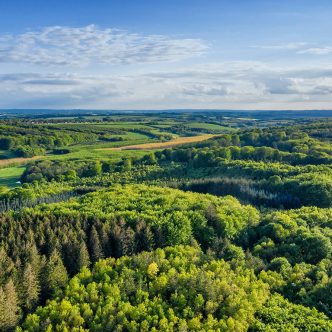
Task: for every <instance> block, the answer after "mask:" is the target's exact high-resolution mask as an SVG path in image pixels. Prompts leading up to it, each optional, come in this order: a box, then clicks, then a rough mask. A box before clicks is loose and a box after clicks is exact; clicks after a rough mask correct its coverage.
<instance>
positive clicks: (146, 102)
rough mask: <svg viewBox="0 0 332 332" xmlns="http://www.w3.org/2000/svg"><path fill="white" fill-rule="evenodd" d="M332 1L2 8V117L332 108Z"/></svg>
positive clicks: (18, 4)
mask: <svg viewBox="0 0 332 332" xmlns="http://www.w3.org/2000/svg"><path fill="white" fill-rule="evenodd" d="M331 17H332V2H331V1H328V0H316V1H309V0H301V1H300V0H291V1H290V0H279V1H276V0H250V1H249V0H246V1H244V0H233V1H231V0H205V1H203V0H191V1H189V0H167V1H166V0H165V1H164V0H163V1H161V0H160V1H156V0H154V1H152V0H149V1H144V0H140V1H137V0H136V1H134V0H121V1H120V0H118V1H112V0H109V1H106V0H105V1H104V0H103V1H102V0H95V1H87V0H81V1H78V0H77V1H74V0H67V1H63V0H57V1H54V0H48V1H45V0H43V1H42V0H29V1H27V0H25V1H23V0H20V1H19V0H11V1H1V2H0V108H56V109H58V108H86V109H169V108H213V109H331V108H332V107H331V102H332V97H331V96H332V35H331V33H330V32H331V31H332V20H331Z"/></svg>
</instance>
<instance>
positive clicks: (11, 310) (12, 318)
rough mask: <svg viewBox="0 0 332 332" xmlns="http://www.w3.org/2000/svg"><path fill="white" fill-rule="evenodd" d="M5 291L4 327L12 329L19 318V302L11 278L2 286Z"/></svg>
mask: <svg viewBox="0 0 332 332" xmlns="http://www.w3.org/2000/svg"><path fill="white" fill-rule="evenodd" d="M4 293H5V298H6V302H5V308H4V315H5V327H6V328H7V329H12V328H14V327H15V326H16V325H17V322H18V320H19V318H20V317H19V303H18V298H17V293H16V289H15V285H14V282H13V280H12V279H9V281H8V283H7V284H6V286H5V288H4Z"/></svg>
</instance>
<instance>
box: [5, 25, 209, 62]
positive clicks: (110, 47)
mask: <svg viewBox="0 0 332 332" xmlns="http://www.w3.org/2000/svg"><path fill="white" fill-rule="evenodd" d="M207 48H208V46H207V45H206V44H205V43H204V42H203V41H202V40H200V39H190V38H171V37H168V36H162V35H143V34H137V33H129V32H127V31H122V30H118V29H110V28H107V29H101V28H99V27H97V26H95V25H89V26H86V27H81V28H71V27H63V26H53V27H47V28H43V29H40V30H36V31H29V32H25V33H22V34H18V35H2V36H0V62H3V63H28V64H35V65H45V66H49V65H55V66H63V65H77V66H84V65H89V64H96V63H102V64H131V63H154V62H169V61H170V62H172V61H179V60H183V59H187V58H191V57H194V56H198V55H201V54H203V53H204V52H205V51H206V50H207Z"/></svg>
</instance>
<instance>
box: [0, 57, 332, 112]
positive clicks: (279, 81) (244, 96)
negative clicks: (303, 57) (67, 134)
mask: <svg viewBox="0 0 332 332" xmlns="http://www.w3.org/2000/svg"><path fill="white" fill-rule="evenodd" d="M331 93H332V67H330V68H328V67H327V68H325V67H323V66H322V67H318V68H308V67H298V68H294V67H277V66H273V65H271V64H267V63H261V62H243V61H242V62H225V63H215V64H208V65H196V66H188V67H184V68H182V69H181V70H173V71H170V70H168V71H162V72H161V71H154V72H146V73H143V74H142V73H132V74H130V75H120V74H117V75H106V74H104V75H91V74H90V75H83V74H70V73H68V74H62V73H49V74H41V73H37V74H34V73H26V74H15V73H14V74H5V75H0V107H1V108H6V107H14V108H16V107H17V108H20V107H21V108H23V107H25V108H28V107H30V108H34V107H37V108H90V109H94V108H95V109H96V108H100V109H156V108H161V109H165V108H217V109H218V108H219V109H223V108H232V109H236V108H238V109H266V108H271V109H278V108H286V109H292V108H294V109H312V108H331Z"/></svg>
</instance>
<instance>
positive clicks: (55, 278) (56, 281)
mask: <svg viewBox="0 0 332 332" xmlns="http://www.w3.org/2000/svg"><path fill="white" fill-rule="evenodd" d="M41 279H42V289H43V292H44V295H45V296H49V295H51V294H54V293H55V292H56V291H57V290H59V289H62V288H63V287H64V286H65V285H66V283H67V281H68V274H67V270H66V268H65V266H64V264H63V262H62V259H61V257H60V255H59V253H58V251H57V250H55V251H53V253H52V254H51V256H50V258H49V260H48V262H47V263H46V265H45V267H44V268H43V271H42V276H41Z"/></svg>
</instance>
